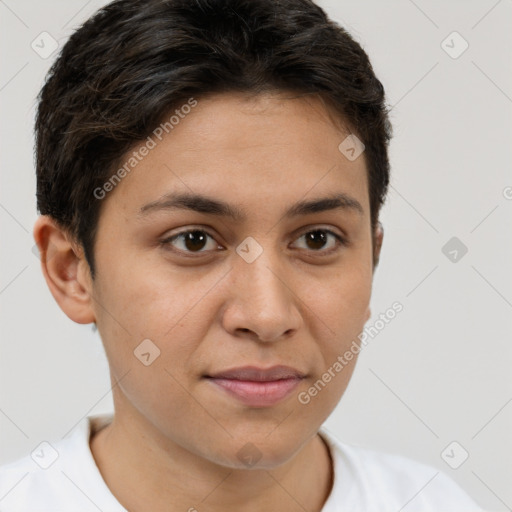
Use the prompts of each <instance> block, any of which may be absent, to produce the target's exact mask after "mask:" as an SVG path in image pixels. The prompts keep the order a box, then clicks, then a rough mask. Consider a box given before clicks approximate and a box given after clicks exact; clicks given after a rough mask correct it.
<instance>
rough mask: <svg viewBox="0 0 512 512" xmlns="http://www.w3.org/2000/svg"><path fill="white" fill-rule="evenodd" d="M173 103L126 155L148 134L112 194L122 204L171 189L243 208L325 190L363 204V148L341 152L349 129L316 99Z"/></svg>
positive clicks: (132, 205) (138, 204)
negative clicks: (358, 152)
mask: <svg viewBox="0 0 512 512" xmlns="http://www.w3.org/2000/svg"><path fill="white" fill-rule="evenodd" d="M177 110H178V112H176V109H175V110H174V111H173V112H170V113H169V116H168V117H166V118H164V123H163V124H162V125H160V127H159V128H157V129H156V131H154V132H153V133H152V134H151V135H150V137H149V138H148V140H146V141H143V142H142V143H140V144H138V145H136V146H134V148H133V149H132V150H130V151H129V152H128V153H127V154H126V155H125V158H124V159H123V161H124V163H125V164H126V163H127V162H129V160H130V159H131V160H133V159H134V156H133V155H134V154H136V153H139V154H140V152H141V149H143V148H144V146H148V141H151V144H149V145H151V149H150V150H149V151H144V153H145V156H144V157H143V158H140V157H139V158H140V159H139V160H137V162H136V165H134V166H133V169H131V170H130V172H129V173H127V176H126V177H125V178H123V180H122V182H121V183H119V184H118V185H117V186H116V189H115V190H114V191H113V193H112V195H113V196H115V197H116V200H115V203H117V204H118V205H121V206H122V207H123V208H124V209H125V210H126V211H130V212H133V213H140V211H141V210H143V209H144V208H145V207H146V209H147V205H148V204H151V203H153V204H154V203H155V202H158V201H159V200H163V199H164V198H165V196H166V195H168V194H169V193H176V192H178V193H187V194H192V195H193V194H197V195H205V196H209V197H211V198H218V199H222V200H223V201H224V202H228V201H229V202H230V203H233V201H234V202H235V203H236V204H238V205H245V206H246V207H244V208H243V210H244V212H247V211H249V210H250V208H251V206H250V205H251V203H253V205H254V206H258V207H259V209H260V210H261V209H262V207H263V206H265V205H268V204H269V202H272V203H276V202H277V203H290V204H291V203H292V202H293V203H295V202H297V200H299V199H303V200H306V199H308V197H311V198H313V197H320V196H325V195H326V194H327V193H328V195H331V196H332V195H334V194H339V193H344V194H345V195H346V196H348V198H349V199H350V198H351V197H352V198H354V199H356V200H357V201H358V202H359V203H360V204H361V206H362V209H363V210H364V211H365V212H366V210H367V209H368V197H367V196H368V191H367V176H366V162H365V158H364V154H362V155H361V156H360V157H359V158H357V159H355V160H350V159H348V158H347V157H346V156H345V155H344V153H343V152H342V151H341V150H340V144H342V143H343V141H344V140H345V139H346V137H347V136H348V135H349V134H350V132H349V130H348V129H347V128H346V127H345V126H343V124H342V122H340V120H339V119H338V118H337V117H336V116H335V115H333V113H332V112H331V111H329V110H328V109H327V108H326V107H325V106H324V104H323V102H322V101H321V100H319V99H318V98H315V97H311V96H310V97H298V96H297V95H293V94H286V93H279V94H276V93H272V94H270V93H269V94H260V95H258V96H253V97H249V96H247V95H243V94H239V93H230V94H220V95H213V96H210V97H207V98H204V99H200V98H199V99H197V100H196V105H195V106H194V107H193V108H187V109H183V110H182V111H180V109H179V107H178V109H177ZM165 120H167V124H165ZM132 163H134V162H132ZM262 201H265V203H264V204H262Z"/></svg>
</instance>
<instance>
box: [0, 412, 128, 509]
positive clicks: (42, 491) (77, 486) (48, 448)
mask: <svg viewBox="0 0 512 512" xmlns="http://www.w3.org/2000/svg"><path fill="white" fill-rule="evenodd" d="M107 418H108V417H107V416H105V417H98V420H97V421H104V420H106V419H107ZM91 419H92V418H85V419H84V420H82V422H81V423H80V424H79V425H78V426H77V427H76V428H75V429H74V430H73V432H72V433H71V434H70V435H69V437H65V438H63V439H60V440H57V441H52V442H48V441H43V442H42V443H40V444H39V445H38V446H37V447H36V448H35V449H34V451H33V452H32V453H31V454H30V455H26V456H25V457H22V458H20V459H18V460H16V461H14V462H11V463H9V464H5V465H2V466H0V510H2V512H22V511H23V512H27V511H29V510H30V511H31V512H61V511H62V512H69V506H70V504H71V503H72V504H73V507H74V508H73V510H75V511H77V512H89V511H93V510H94V511H95V512H97V511H98V506H101V505H100V503H101V504H103V503H108V507H107V508H102V509H101V510H104V512H111V511H113V510H116V512H117V511H118V510H120V509H119V508H109V507H110V504H111V503H110V501H108V498H109V497H108V495H107V492H106V486H105V484H104V482H103V480H102V479H101V476H100V474H99V470H98V469H97V466H96V465H95V462H94V459H93V457H92V454H91V451H90V447H89V435H90V428H91V423H90V420H91ZM104 486H105V487H104ZM105 500H106V501H105ZM114 504H115V503H114ZM121 510H122V509H121Z"/></svg>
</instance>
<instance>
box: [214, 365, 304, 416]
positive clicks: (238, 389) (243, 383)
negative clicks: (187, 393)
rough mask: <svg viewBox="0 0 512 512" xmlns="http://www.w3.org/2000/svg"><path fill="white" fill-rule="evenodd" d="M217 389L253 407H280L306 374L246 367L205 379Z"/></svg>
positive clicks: (278, 369)
mask: <svg viewBox="0 0 512 512" xmlns="http://www.w3.org/2000/svg"><path fill="white" fill-rule="evenodd" d="M205 377H206V378H207V379H208V381H209V382H210V383H211V384H212V385H213V386H214V387H215V389H217V390H219V391H221V392H223V393H225V394H227V395H228V396H230V397H232V398H236V399H237V401H239V402H242V403H244V404H245V405H249V406H252V407H269V406H272V405H275V404H277V403H278V402H280V401H281V400H283V399H284V398H285V397H287V396H288V395H290V394H291V392H292V391H293V390H294V389H295V388H296V387H297V386H298V385H299V384H300V382H301V380H302V379H304V378H305V377H306V375H305V374H304V373H303V372H301V371H299V370H297V369H295V368H291V367H289V366H281V365H280V366H273V367H271V368H258V367H255V366H244V367H240V368H232V369H229V370H224V371H220V372H216V373H213V374H212V375H206V376H205Z"/></svg>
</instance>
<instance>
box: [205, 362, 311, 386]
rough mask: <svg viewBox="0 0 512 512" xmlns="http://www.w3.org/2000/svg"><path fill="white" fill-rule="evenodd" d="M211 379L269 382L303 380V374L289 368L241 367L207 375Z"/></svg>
mask: <svg viewBox="0 0 512 512" xmlns="http://www.w3.org/2000/svg"><path fill="white" fill-rule="evenodd" d="M208 377H211V378H213V379H231V380H250V381H255V382H269V381H274V380H282V379H293V378H299V379H301V378H303V377H305V374H303V373H302V372H300V371H299V370H296V369H295V368H291V367H290V366H282V365H280V366H272V367H271V368H266V369H264V368H258V367H256V366H243V367H240V368H233V369H231V370H225V371H221V372H218V373H214V374H213V375H208Z"/></svg>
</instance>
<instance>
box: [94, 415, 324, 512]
mask: <svg viewBox="0 0 512 512" xmlns="http://www.w3.org/2000/svg"><path fill="white" fill-rule="evenodd" d="M127 425H129V428H127ZM141 427H142V425H140V424H138V423H133V418H130V422H127V421H124V420H123V418H122V417H119V418H118V416H117V415H116V416H115V417H114V420H113V421H112V423H111V424H110V425H108V426H107V427H105V428H103V429H102V430H100V431H99V432H98V433H96V434H95V433H94V432H93V433H92V435H91V439H90V446H91V452H92V454H93V457H94V459H95V461H96V464H97V466H98V468H99V470H100V473H101V474H102V476H103V479H104V480H105V482H106V484H107V486H108V487H109V489H110V490H111V492H112V494H113V495H114V496H115V497H116V499H117V500H118V501H119V502H120V503H121V505H123V506H124V508H126V509H127V510H129V511H130V512H139V511H140V512H142V511H144V510H152V511H154V512H160V511H162V512H163V511H165V512H174V511H176V512H177V511H180V512H183V511H189V512H195V511H197V512H201V510H204V509H206V508H207V509H208V510H209V511H211V512H217V511H219V512H220V511H225V510H226V509H228V510H229V509H234V510H237V511H240V512H256V511H261V510H265V511H268V512H272V511H277V510H280V511H281V510H287V511H295V510H297V511H304V510H308V511H313V512H320V511H321V509H322V507H323V505H324V503H325V501H326V499H327V497H328V495H329V493H330V491H331V488H332V480H333V476H332V461H331V457H330V453H329V448H328V447H327V446H326V445H325V443H324V441H323V440H322V439H321V437H320V436H319V435H318V434H317V435H314V436H313V437H312V438H311V439H310V440H309V441H307V442H306V443H305V445H304V446H303V447H302V448H301V450H299V452H298V453H297V454H295V455H294V456H293V457H292V459H290V460H288V461H287V462H285V463H284V464H282V465H280V466H279V467H277V468H274V469H271V470H267V469H233V468H230V467H226V466H221V465H218V464H215V463H213V462H211V461H208V460H205V459H204V458H203V457H201V456H199V455H197V454H195V453H192V452H191V451H189V450H187V449H185V448H184V447H182V446H180V445H178V444H176V443H173V442H172V441H171V440H169V439H167V438H166V439H165V447H163V443H162V440H161V439H159V438H158V434H157V433H155V432H152V429H151V428H141Z"/></svg>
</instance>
